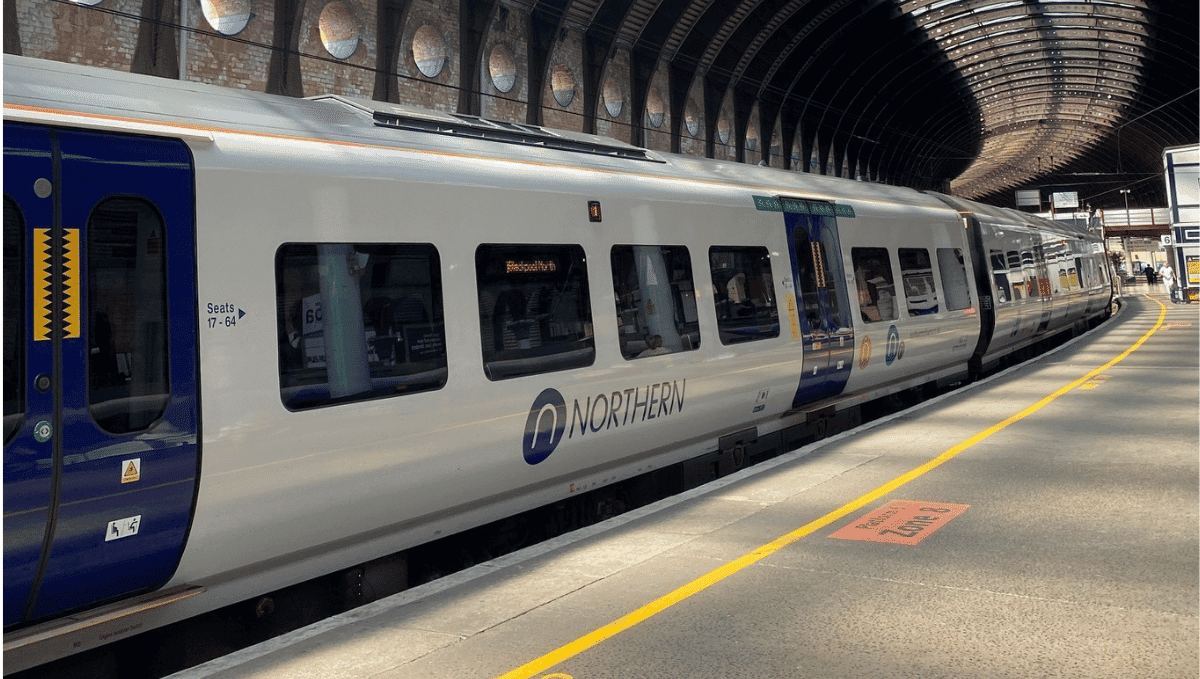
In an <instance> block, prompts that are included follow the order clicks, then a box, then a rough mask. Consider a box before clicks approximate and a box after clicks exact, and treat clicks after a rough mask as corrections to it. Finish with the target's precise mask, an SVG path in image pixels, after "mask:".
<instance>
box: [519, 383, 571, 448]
mask: <svg viewBox="0 0 1200 679" xmlns="http://www.w3.org/2000/svg"><path fill="white" fill-rule="evenodd" d="M566 428H567V402H566V401H565V400H563V397H562V394H560V393H558V390H557V389H545V390H543V391H542V393H540V394H538V397H537V398H536V399H534V401H533V407H531V408H530V409H529V417H528V419H526V420H525V445H524V447H523V449H522V452H523V453H524V454H525V461H526V462H528V463H529V464H537V463H539V462H541V461H542V460H545V459H546V458H547V457H550V453H553V452H554V449H555V448H557V447H558V444H559V443H561V442H562V437H563V431H564V430H566Z"/></svg>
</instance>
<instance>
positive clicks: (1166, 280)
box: [1158, 263, 1177, 304]
mask: <svg viewBox="0 0 1200 679" xmlns="http://www.w3.org/2000/svg"><path fill="white" fill-rule="evenodd" d="M1158 275H1159V276H1161V277H1162V282H1163V285H1164V286H1165V287H1166V288H1167V290H1169V291H1170V292H1171V303H1172V304H1177V302H1176V301H1175V270H1174V269H1172V268H1171V265H1170V263H1167V264H1163V267H1162V268H1161V269H1159V270H1158Z"/></svg>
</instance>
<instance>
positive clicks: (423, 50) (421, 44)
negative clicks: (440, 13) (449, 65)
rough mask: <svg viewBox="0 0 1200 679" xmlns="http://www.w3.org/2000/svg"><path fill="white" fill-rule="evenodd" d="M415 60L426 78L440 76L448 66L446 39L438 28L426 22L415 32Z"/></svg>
mask: <svg viewBox="0 0 1200 679" xmlns="http://www.w3.org/2000/svg"><path fill="white" fill-rule="evenodd" d="M412 51H413V61H415V62H417V70H418V71H420V72H421V75H423V76H425V77H426V78H436V77H438V76H439V75H440V74H441V72H442V69H443V68H445V67H446V41H445V40H444V39H443V38H442V33H441V31H439V30H438V29H436V28H434V27H433V26H430V25H429V24H425V25H423V26H421V27H420V28H418V29H417V32H416V33H414V34H413V46H412Z"/></svg>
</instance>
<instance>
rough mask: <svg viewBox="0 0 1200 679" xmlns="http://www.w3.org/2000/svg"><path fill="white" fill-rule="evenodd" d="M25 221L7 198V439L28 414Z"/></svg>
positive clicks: (5, 417)
mask: <svg viewBox="0 0 1200 679" xmlns="http://www.w3.org/2000/svg"><path fill="white" fill-rule="evenodd" d="M24 311H25V220H24V218H22V216H21V209H20V208H18V207H17V204H16V203H14V202H13V201H12V199H10V198H9V197H8V196H5V197H4V440H5V441H8V437H10V436H12V435H13V433H15V432H16V431H17V429H18V428H19V427H20V426H21V421H22V419H24V414H25V313H24Z"/></svg>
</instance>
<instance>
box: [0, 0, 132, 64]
mask: <svg viewBox="0 0 1200 679" xmlns="http://www.w3.org/2000/svg"><path fill="white" fill-rule="evenodd" d="M16 5H17V24H18V26H19V27H20V34H21V36H20V37H21V51H22V54H24V55H25V56H27V57H35V58H39V59H52V60H54V61H65V62H70V63H73V64H86V65H88V66H102V67H105V68H115V69H118V70H122V71H128V70H129V68H130V66H131V65H132V64H133V51H134V48H135V47H137V35H138V24H139V22H138V21H137V20H136V19H133V18H127V16H128V17H136V16H140V15H141V13H142V1H141V0H107V1H106V2H105V4H104V8H105V9H108V10H112V11H113V13H112V14H110V13H107V12H100V11H96V10H94V9H91V8H89V7H85V6H80V5H73V4H70V3H61V2H45V1H44V0H16ZM121 15H127V16H121Z"/></svg>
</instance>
